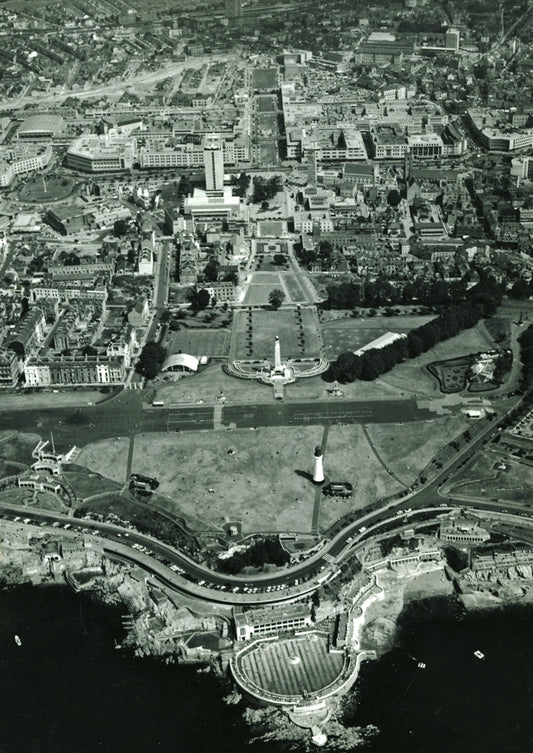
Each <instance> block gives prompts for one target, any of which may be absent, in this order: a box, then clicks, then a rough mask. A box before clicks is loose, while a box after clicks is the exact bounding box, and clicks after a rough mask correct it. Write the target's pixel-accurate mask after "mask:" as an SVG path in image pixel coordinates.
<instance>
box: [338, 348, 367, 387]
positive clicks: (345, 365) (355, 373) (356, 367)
mask: <svg viewBox="0 0 533 753" xmlns="http://www.w3.org/2000/svg"><path fill="white" fill-rule="evenodd" d="M361 368H362V366H361V359H360V357H359V356H356V355H355V353H352V351H350V350H349V351H346V352H345V353H341V354H340V355H339V357H338V358H337V361H336V369H337V377H336V378H337V379H338V380H339V382H353V381H354V380H355V379H359V377H360V376H361Z"/></svg>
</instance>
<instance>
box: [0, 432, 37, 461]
mask: <svg viewBox="0 0 533 753" xmlns="http://www.w3.org/2000/svg"><path fill="white" fill-rule="evenodd" d="M39 439H40V437H39V436H38V435H37V434H17V433H15V432H12V431H2V432H0V458H1V459H2V460H6V461H9V460H12V461H13V462H15V463H24V464H25V465H31V463H33V462H34V461H35V458H32V456H31V453H32V451H33V450H34V449H35V447H36V445H37V443H38V442H39Z"/></svg>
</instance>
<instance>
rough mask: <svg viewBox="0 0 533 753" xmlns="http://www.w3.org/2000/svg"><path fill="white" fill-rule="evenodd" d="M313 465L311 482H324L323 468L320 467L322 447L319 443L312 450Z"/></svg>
mask: <svg viewBox="0 0 533 753" xmlns="http://www.w3.org/2000/svg"><path fill="white" fill-rule="evenodd" d="M314 459H315V467H314V469H313V483H315V484H323V483H324V468H323V467H322V448H321V447H320V445H317V446H316V447H315V452H314Z"/></svg>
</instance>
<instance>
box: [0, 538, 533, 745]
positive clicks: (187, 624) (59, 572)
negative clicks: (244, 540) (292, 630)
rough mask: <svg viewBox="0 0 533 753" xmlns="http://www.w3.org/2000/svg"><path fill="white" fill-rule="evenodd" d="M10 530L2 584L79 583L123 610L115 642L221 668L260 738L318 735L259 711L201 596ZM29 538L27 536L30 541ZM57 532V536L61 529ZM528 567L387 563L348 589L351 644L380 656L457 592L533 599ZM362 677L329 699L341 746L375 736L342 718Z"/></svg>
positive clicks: (480, 599)
mask: <svg viewBox="0 0 533 753" xmlns="http://www.w3.org/2000/svg"><path fill="white" fill-rule="evenodd" d="M6 528H7V529H9V526H6V527H5V528H4V536H3V541H2V553H3V563H2V564H1V565H0V582H1V583H2V584H5V585H3V587H5V588H11V587H16V586H17V585H22V584H33V585H40V586H41V585H47V584H61V585H68V586H69V588H72V589H74V590H75V591H84V592H85V591H87V592H88V593H89V594H90V595H91V597H92V598H93V599H95V600H96V601H98V602H100V603H102V604H103V605H112V606H115V607H119V608H121V609H122V610H123V612H124V615H123V618H122V627H123V628H124V629H125V631H126V638H125V639H124V640H123V641H122V643H121V645H120V646H116V648H123V649H126V650H128V651H131V653H132V654H133V655H134V656H137V657H154V658H156V659H157V660H159V661H161V662H164V663H166V664H174V663H176V664H183V665H197V666H198V667H200V669H199V670H198V671H209V672H212V673H213V674H214V675H216V677H217V682H219V683H220V684H222V686H223V687H225V688H226V689H227V695H226V698H225V702H226V704H227V705H234V704H242V708H243V719H244V720H245V721H246V723H247V724H248V725H249V726H250V731H251V734H252V740H254V741H257V742H263V743H264V742H268V741H274V740H275V741H276V742H278V743H280V744H285V743H288V742H290V741H296V740H299V741H302V744H307V743H308V742H309V739H310V738H309V733H310V728H309V727H308V726H303V725H302V726H299V725H298V718H297V716H296V717H294V718H292V716H291V714H290V713H289V714H286V713H284V712H283V711H281V710H280V709H278V708H275V707H268V708H263V709H257V708H252V707H247V706H246V704H245V703H243V700H242V698H241V696H240V694H239V693H238V692H237V691H235V685H234V682H233V681H232V680H230V678H229V676H228V672H227V669H228V664H229V657H230V656H231V655H232V653H233V652H234V642H233V640H232V639H231V638H230V637H229V627H228V622H227V619H225V618H224V619H222V618H220V617H217V616H216V615H214V614H211V615H209V614H199V613H195V611H194V603H192V602H191V601H190V600H186V599H183V600H181V598H180V597H179V595H176V594H173V593H170V592H168V591H167V590H166V589H165V588H164V586H162V585H161V584H157V582H155V581H153V580H152V579H151V578H149V577H148V576H147V573H146V572H145V571H143V570H142V568H141V567H137V566H132V565H126V564H124V563H118V562H116V561H113V560H111V559H108V558H107V557H106V556H104V554H103V552H102V551H101V550H100V549H99V548H98V546H97V545H95V542H94V540H92V538H91V537H86V538H80V540H79V541H77V542H75V543H72V539H70V545H69V546H68V547H65V551H64V552H62V556H61V557H60V556H59V555H57V554H56V553H55V552H56V551H57V550H54V546H53V543H54V541H53V540H51V539H50V536H49V535H46V534H45V533H44V532H39V533H38V534H36V532H35V531H32V532H31V533H30V531H29V528H28V526H21V525H18V526H14V525H13V526H11V529H10V534H9V533H8V534H6V533H5V529H6ZM21 537H25V543H24V545H23V541H22V538H21ZM53 539H54V540H57V535H56V536H54V537H53ZM59 540H61V538H60V537H59ZM30 542H31V543H30ZM36 542H37V543H36ZM529 574H530V573H529V571H527V572H526V571H524V572H523V573H522V574H521V575H520V576H519V574H517V573H516V572H515V570H509V571H508V572H507V573H505V572H503V571H502V572H499V573H498V574H497V578H496V576H495V574H494V573H493V574H492V575H491V577H490V578H486V577H483V578H480V577H477V576H476V577H474V575H473V571H468V572H462V573H460V574H457V573H455V572H454V571H453V570H451V569H450V567H449V566H448V565H446V564H445V561H444V559H440V560H435V561H432V562H421V561H418V560H412V561H410V562H407V563H405V564H401V565H396V566H394V567H391V566H381V565H380V567H379V568H378V569H376V570H375V571H374V572H373V573H372V574H371V575H370V576H368V575H366V576H365V577H364V578H362V579H360V580H359V581H358V580H357V579H354V581H353V583H352V585H353V587H346V590H345V591H344V592H343V594H344V595H343V608H344V611H346V610H348V614H349V624H350V627H349V630H348V634H347V641H348V642H347V650H348V651H351V652H352V653H353V654H359V655H360V657H362V655H363V654H362V652H365V655H364V659H365V660H366V659H369V658H370V659H372V658H375V659H378V660H379V659H380V658H381V657H382V656H383V655H384V654H386V653H387V652H389V651H390V650H391V648H393V647H394V645H395V641H396V638H397V630H398V621H399V618H400V616H401V614H402V613H403V612H404V610H405V609H406V608H408V607H409V606H410V605H411V604H414V603H416V602H423V601H424V600H426V599H432V598H435V597H451V596H454V597H456V599H457V600H458V601H460V602H461V604H463V606H464V608H465V609H466V610H468V611H475V610H486V609H489V608H491V609H493V608H502V607H505V606H506V605H508V604H516V603H523V604H531V603H533V578H532V579H526V578H524V577H523V576H524V575H529ZM506 578H507V580H506ZM357 583H359V584H360V585H356V584H357ZM357 588H359V590H357ZM494 592H496V593H494ZM337 614H338V612H337ZM359 663H360V662H359ZM202 667H204V669H202ZM358 681H359V672H358V673H357V677H355V678H354V682H353V684H351V685H350V688H346V689H345V690H343V693H342V694H338V695H336V696H335V697H333V698H331V699H329V700H328V703H327V707H328V712H329V713H328V716H327V719H324V722H323V724H321V727H320V729H319V732H320V733H321V734H323V737H326V736H327V739H328V740H329V741H330V742H328V743H326V745H330V743H331V745H337V746H339V747H338V749H342V748H341V747H340V746H341V745H342V746H350V745H351V746H353V747H357V746H358V745H361V744H363V743H364V742H365V741H366V740H369V739H371V738H372V736H373V735H375V734H376V730H375V728H374V727H373V726H372V725H368V726H367V727H354V726H350V725H349V724H345V723H344V721H343V720H344V712H343V708H344V707H345V706H346V705H349V704H350V702H351V701H350V700H348V701H346V697H348V699H350V698H351V699H353V698H355V699H356V698H357V691H358ZM232 687H233V691H232ZM345 694H346V695H345ZM326 749H327V748H326ZM329 749H335V748H331V747H330V748H329ZM344 749H350V748H349V747H344Z"/></svg>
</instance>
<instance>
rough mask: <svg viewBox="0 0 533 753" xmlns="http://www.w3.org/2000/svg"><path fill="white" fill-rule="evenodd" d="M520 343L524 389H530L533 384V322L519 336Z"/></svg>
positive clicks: (522, 385) (522, 384)
mask: <svg viewBox="0 0 533 753" xmlns="http://www.w3.org/2000/svg"><path fill="white" fill-rule="evenodd" d="M518 342H519V343H520V360H521V361H522V383H521V387H522V389H525V390H527V389H530V388H531V385H533V324H530V325H529V327H528V328H527V329H526V330H525V332H522V334H521V335H520V337H519V338H518Z"/></svg>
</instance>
